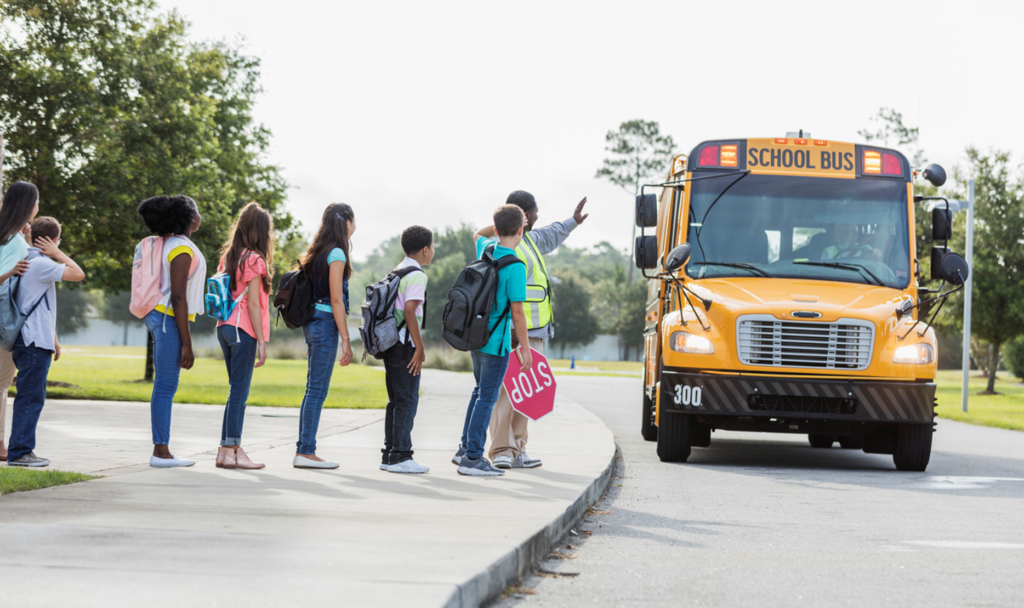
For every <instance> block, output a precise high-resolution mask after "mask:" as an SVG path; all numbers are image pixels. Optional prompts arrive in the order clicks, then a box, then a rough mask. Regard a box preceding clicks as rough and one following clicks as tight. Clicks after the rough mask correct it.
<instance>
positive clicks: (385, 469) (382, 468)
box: [380, 462, 388, 471]
mask: <svg viewBox="0 0 1024 608" xmlns="http://www.w3.org/2000/svg"><path fill="white" fill-rule="evenodd" d="M380 470H381V471H387V470H388V465H386V464H384V463H383V462H382V463H380Z"/></svg>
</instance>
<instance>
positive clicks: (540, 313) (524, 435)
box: [473, 190, 589, 469]
mask: <svg viewBox="0 0 1024 608" xmlns="http://www.w3.org/2000/svg"><path fill="white" fill-rule="evenodd" d="M505 204H507V205H515V206H517V207H519V208H520V209H522V210H523V213H525V214H526V232H525V233H523V240H522V242H521V243H520V244H519V247H517V248H516V255H517V256H519V259H521V260H522V261H523V262H524V263H525V264H526V302H524V303H523V312H525V313H526V327H527V335H528V336H529V338H530V348H532V349H534V350H535V351H537V352H539V353H543V352H544V341H545V340H548V339H550V338H552V337H554V335H555V325H554V323H552V320H553V319H552V317H551V288H550V283H549V281H548V269H547V266H546V265H545V264H544V254H546V253H551V252H552V251H554V250H555V249H557V248H558V246H559V245H561V244H562V241H564V240H565V239H566V237H568V236H569V233H570V232H572V231H573V230H575V229H576V226H579V225H580V224H582V223H583V221H584V220H586V219H587V216H588V215H589V214H587V213H583V206H584V205H586V204H587V198H586V197H583V200H581V201H580V202H579V204H578V205H576V211H575V212H574V213H573V214H572V217H571V218H569V219H567V220H565V221H562V222H554V223H553V224H548V225H547V226H544V227H543V228H536V229H534V224H536V223H537V217H538V216H539V210H540V208H539V207H538V206H537V201H536V199H534V198H533V195H532V194H530V193H529V192H526V191H524V190H516V191H515V192H513V193H512V194H509V195H508V199H507V200H506V201H505ZM477 236H484V237H487V238H492V237H494V228H493V227H492V226H487V227H484V228H481V229H480V230H479V231H477V233H476V234H475V235H474V237H473V238H474V240H476V237H477ZM516 346H517V344H516V342H515V335H514V334H513V343H512V348H516ZM528 421H529V418H527V417H526V416H524V415H522V414H520V413H519V412H517V411H515V410H514V409H512V402H511V401H509V399H508V395H507V394H505V389H501V396H499V397H498V403H497V404H495V406H494V411H493V412H492V414H491V425H490V431H491V449H490V452H489V456H490V457H491V462H493V463H494V466H496V467H498V468H499V469H532V468H533V467H539V466H540V465H541V464H542V463H541V461H540V459H539V458H530V457H529V456H527V454H526V441H527V439H528V438H529V433H528V432H527V429H526V423H527V422H528Z"/></svg>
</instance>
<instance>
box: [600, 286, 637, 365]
mask: <svg viewBox="0 0 1024 608" xmlns="http://www.w3.org/2000/svg"><path fill="white" fill-rule="evenodd" d="M596 292H597V294H596V295H597V301H596V302H595V305H594V308H595V312H596V313H597V316H598V318H599V319H600V323H601V325H602V329H603V330H604V331H605V332H607V333H610V334H614V335H616V336H618V338H619V345H620V346H621V347H622V355H621V356H622V359H623V360H627V359H629V351H630V349H631V348H639V347H640V346H643V343H644V323H645V322H646V321H645V319H644V313H645V310H646V307H647V284H646V283H644V282H638V283H634V284H632V285H629V284H628V279H627V278H626V272H625V270H624V269H623V267H622V266H615V269H614V270H613V272H612V273H611V274H610V276H608V278H606V279H604V280H602V281H601V282H600V283H598V284H597V287H596Z"/></svg>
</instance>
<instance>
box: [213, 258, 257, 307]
mask: <svg viewBox="0 0 1024 608" xmlns="http://www.w3.org/2000/svg"><path fill="white" fill-rule="evenodd" d="M249 255H250V254H249V253H246V254H245V255H244V256H242V259H240V260H238V266H239V267H241V266H242V262H244V261H245V259H246V258H247V257H249ZM235 272H238V269H237V268H236V269H235ZM247 293H249V286H248V285H246V287H245V289H243V290H242V293H240V294H239V295H238V297H237V298H232V297H231V275H229V274H228V273H227V272H218V273H217V274H215V275H213V276H212V277H210V278H208V279H206V297H205V298H204V300H205V302H206V314H208V315H209V316H211V317H213V318H214V319H217V320H218V321H227V320H228V319H230V318H231V315H232V314H234V312H235V307H236V306H238V303H239V302H241V301H242V298H244V297H245V294H247ZM238 320H239V322H241V320H242V317H241V315H239V317H238Z"/></svg>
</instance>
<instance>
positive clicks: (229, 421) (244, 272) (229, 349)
mask: <svg viewBox="0 0 1024 608" xmlns="http://www.w3.org/2000/svg"><path fill="white" fill-rule="evenodd" d="M221 251H222V253H221V258H220V266H219V267H218V269H217V271H218V272H224V271H225V269H229V270H228V272H229V274H230V275H231V282H230V287H231V296H232V299H238V297H239V296H241V299H240V300H238V303H237V304H236V305H235V310H234V311H233V312H232V313H231V316H230V317H228V319H227V321H220V322H219V323H217V341H218V342H220V349H221V351H222V352H223V353H224V364H225V365H226V366H227V368H228V382H229V383H230V385H231V388H230V390H229V392H228V402H227V405H226V406H225V409H224V422H223V423H222V425H221V430H220V446H221V447H220V448H219V449H218V450H217V462H216V464H217V467H219V468H225V469H262V468H263V467H264V466H265V465H263V464H260V463H255V462H253V461H252V460H250V459H249V456H248V455H247V454H246V453H245V450H243V449H242V445H241V443H242V423H243V422H244V420H245V402H246V400H248V398H249V384H250V382H251V381H252V371H253V368H255V367H260V366H261V365H263V364H264V363H265V362H266V360H267V344H266V342H267V336H269V335H270V278H271V274H272V270H271V269H272V268H273V264H274V221H273V219H271V217H270V214H269V213H267V211H266V210H265V209H263V208H262V207H260V206H259V205H258V204H256V203H249V204H248V205H246V206H245V207H243V208H242V211H241V212H240V213H239V214H238V219H237V220H236V221H235V223H234V225H233V226H231V230H230V232H229V233H228V238H227V240H226V241H224V247H223V248H222V249H221ZM254 319H255V320H256V322H255V323H254V322H253V320H254ZM253 361H255V362H256V364H255V365H253Z"/></svg>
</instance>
